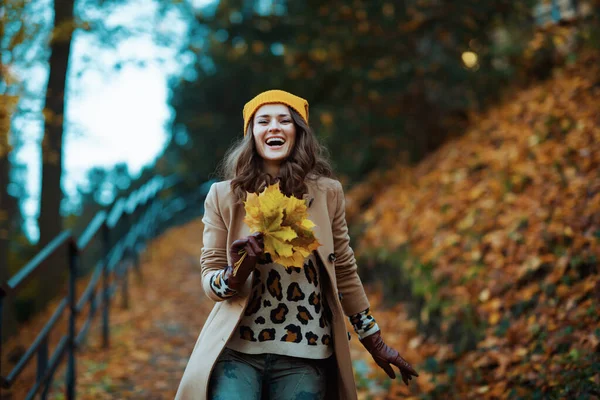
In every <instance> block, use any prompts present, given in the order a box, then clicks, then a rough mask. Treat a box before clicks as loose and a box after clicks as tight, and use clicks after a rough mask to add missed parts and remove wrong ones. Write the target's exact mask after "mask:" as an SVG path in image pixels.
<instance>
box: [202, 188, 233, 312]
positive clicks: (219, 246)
mask: <svg viewBox="0 0 600 400" xmlns="http://www.w3.org/2000/svg"><path fill="white" fill-rule="evenodd" d="M216 186H217V184H216V183H214V184H213V185H212V186H211V187H210V190H209V191H208V194H207V195H206V200H204V216H203V217H202V223H203V224H204V233H203V235H202V255H201V256H200V266H201V271H202V287H203V289H204V293H206V295H207V296H208V297H209V298H210V299H212V300H214V301H223V300H225V299H224V298H221V297H219V296H218V295H217V294H216V293H215V292H214V290H213V289H212V286H211V284H210V281H211V279H212V278H213V276H214V275H215V273H216V272H218V271H221V270H222V269H223V268H224V267H225V266H226V265H227V225H225V222H224V221H223V218H222V216H221V212H220V209H219V199H218V194H217V187H216Z"/></svg>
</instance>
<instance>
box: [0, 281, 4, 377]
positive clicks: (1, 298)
mask: <svg viewBox="0 0 600 400" xmlns="http://www.w3.org/2000/svg"><path fill="white" fill-rule="evenodd" d="M4 296H5V293H4V290H2V288H0V357H2V354H3V353H2V339H3V337H2V321H3V320H4V313H3V311H4V308H3V306H4ZM0 376H2V360H0Z"/></svg>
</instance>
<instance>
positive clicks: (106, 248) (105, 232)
mask: <svg viewBox="0 0 600 400" xmlns="http://www.w3.org/2000/svg"><path fill="white" fill-rule="evenodd" d="M109 252H110V230H109V228H108V225H107V224H106V222H105V223H104V224H103V225H102V257H103V261H102V347H104V348H105V349H107V348H108V346H109V344H110V342H109V334H110V332H109V318H108V310H109V306H110V293H109V292H108V267H109V265H108V264H109V262H110V260H109V258H108V256H109Z"/></svg>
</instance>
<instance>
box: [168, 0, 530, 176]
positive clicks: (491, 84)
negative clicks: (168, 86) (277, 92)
mask: <svg viewBox="0 0 600 400" xmlns="http://www.w3.org/2000/svg"><path fill="white" fill-rule="evenodd" d="M531 3H532V2H531V1H528V2H512V1H507V0H500V1H493V2H480V1H476V0H460V1H455V2H453V3H452V7H449V6H448V5H447V4H446V3H444V2H429V1H425V2H412V1H411V2H407V3H405V5H404V6H401V5H399V4H397V3H394V2H391V1H390V2H387V1H348V0H337V1H331V2H326V3H323V2H320V1H316V0H312V1H304V2H285V3H277V4H278V6H276V7H274V8H272V9H271V10H259V9H256V10H254V12H253V9H252V7H250V6H249V4H255V3H254V2H247V1H241V0H238V1H221V2H220V3H219V6H218V8H217V9H216V12H215V14H214V16H210V17H208V16H203V15H199V16H198V17H197V20H198V23H199V26H198V29H197V30H196V32H195V33H194V34H192V35H190V40H189V45H188V49H189V51H190V52H192V53H194V55H195V57H196V63H195V65H194V66H193V68H192V69H191V70H190V71H187V72H186V73H185V74H184V76H186V77H189V78H187V79H182V80H180V81H178V82H174V83H173V97H172V101H171V103H172V105H173V108H174V110H175V112H176V116H175V119H174V121H173V126H174V132H175V134H174V138H173V140H172V141H171V144H170V145H169V148H168V149H167V152H166V154H165V158H166V159H167V160H168V164H169V165H170V167H171V168H173V169H175V170H178V171H180V170H184V171H186V173H187V174H189V175H190V176H193V178H194V179H198V180H201V179H202V178H205V177H206V176H208V175H209V174H210V173H211V172H212V171H213V170H214V168H215V166H216V164H217V163H218V161H219V160H220V159H221V158H222V156H223V154H224V152H225V150H226V149H227V148H228V147H229V145H230V144H231V142H232V141H233V140H234V139H236V138H239V137H241V135H242V132H241V130H242V118H241V110H242V107H243V105H244V103H245V102H246V101H248V100H249V99H251V98H252V97H253V96H254V95H256V94H258V93H259V92H262V91H264V90H267V89H271V88H280V89H284V90H287V91H290V92H293V93H296V94H298V95H300V96H302V97H304V98H306V99H308V101H309V103H310V104H311V114H310V123H311V125H313V127H314V128H315V130H316V132H317V134H318V136H319V137H320V138H321V139H322V140H323V142H324V143H325V144H326V145H327V147H328V148H329V149H330V150H331V154H332V158H333V161H334V164H335V165H336V167H337V168H336V170H337V171H338V172H339V173H340V174H342V175H346V176H348V177H350V178H351V179H357V178H359V177H361V176H362V175H364V174H365V173H367V172H368V171H370V170H373V169H375V168H380V167H385V166H388V165H390V164H391V163H393V162H397V161H398V159H399V158H401V159H403V160H405V161H416V160H419V159H420V158H421V157H422V156H423V155H425V154H427V153H428V152H430V151H431V150H432V149H434V148H436V147H437V146H438V145H439V144H440V143H441V142H442V141H443V140H444V139H445V138H447V137H448V134H449V132H451V131H453V130H457V129H459V127H460V126H462V124H463V123H464V122H465V120H466V111H467V110H468V109H470V108H471V107H483V106H485V105H486V104H487V103H488V102H489V101H490V99H492V100H493V99H495V98H496V95H497V94H498V93H499V92H500V89H501V88H502V87H503V86H505V85H506V83H507V82H509V81H510V80H511V79H512V78H513V77H514V76H515V74H514V71H516V70H517V69H519V68H520V65H519V63H520V56H521V55H522V53H523V52H524V49H525V46H526V43H527V39H528V38H529V37H531V35H532V31H533V28H532V26H531V25H530V24H529V23H528V21H529V19H530V7H531ZM258 11H260V12H258ZM469 57H470V58H469ZM465 60H467V61H465Z"/></svg>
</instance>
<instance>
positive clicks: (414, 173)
mask: <svg viewBox="0 0 600 400" xmlns="http://www.w3.org/2000/svg"><path fill="white" fill-rule="evenodd" d="M598 76H600V71H599V68H598V61H597V57H592V58H586V57H583V59H582V61H580V62H579V63H578V64H577V65H574V66H571V67H569V68H565V69H563V70H560V71H558V73H557V74H556V76H555V77H554V78H553V79H551V80H549V81H547V82H543V83H539V84H536V85H532V87H530V88H528V89H526V90H523V91H522V92H520V93H516V95H514V97H513V98H511V99H510V100H507V101H505V102H504V103H503V104H501V105H499V106H497V107H494V108H492V109H490V110H489V111H488V112H486V113H485V114H483V115H473V116H472V124H471V126H472V127H471V128H470V129H469V131H468V132H467V133H466V134H465V135H464V136H463V137H461V138H459V139H457V140H454V141H452V142H450V143H447V144H446V145H445V146H443V147H442V148H441V149H440V150H439V151H437V152H436V153H434V154H433V155H431V156H430V157H429V158H428V159H427V160H425V161H424V162H422V163H421V164H419V165H418V166H416V167H415V168H407V167H398V169H397V170H394V171H388V172H387V173H386V174H385V175H383V174H382V175H380V176H379V179H378V180H377V179H370V180H369V181H368V182H365V183H364V184H363V185H360V186H358V187H357V188H356V189H355V190H354V191H352V192H350V193H349V202H348V203H349V214H350V217H351V218H353V219H354V221H355V224H356V225H358V226H359V229H360V230H362V231H364V235H363V237H362V238H361V241H360V246H359V249H358V253H359V254H360V255H362V256H363V257H362V258H365V259H369V258H371V259H373V260H374V261H373V264H375V263H377V262H380V264H383V265H385V264H386V263H387V264H388V268H392V267H390V266H389V265H394V266H393V268H400V269H401V271H402V274H405V276H406V277H407V279H408V280H409V281H410V283H411V285H412V286H411V290H412V293H413V295H415V296H416V297H419V298H421V299H422V300H423V305H422V307H421V308H420V310H419V311H420V314H419V315H418V318H419V320H420V321H421V322H422V323H423V324H424V325H425V324H429V323H431V322H432V321H433V322H434V324H436V325H437V327H438V328H439V330H440V335H435V334H433V335H431V336H429V337H425V335H419V334H418V333H417V332H416V331H415V332H414V333H413V336H412V337H409V343H411V342H412V343H413V344H414V343H419V345H418V346H416V348H415V349H416V350H418V352H419V353H420V357H416V359H417V360H424V361H423V362H424V364H422V365H421V369H419V372H421V371H423V372H426V371H429V373H431V375H430V376H428V375H427V373H426V374H424V376H422V377H419V378H418V379H417V383H418V390H416V392H421V393H424V394H428V393H429V394H433V395H434V397H435V395H441V394H445V395H446V396H452V395H454V396H456V397H457V398H477V399H479V398H499V397H515V398H516V397H518V396H526V397H527V396H532V395H538V396H542V397H543V396H548V395H552V396H558V397H562V396H567V397H570V396H578V395H580V394H586V393H587V394H589V393H594V392H595V393H596V395H597V394H598V393H599V392H600V356H599V352H600V346H599V343H600V313H599V312H598V300H599V298H600V270H599V259H600V172H599V171H600V108H599V107H598V98H599V97H600V87H599V86H598V80H597V79H598ZM374 181H375V182H377V181H378V182H377V183H372V182H374ZM373 188H379V189H380V192H379V193H377V194H376V195H375V196H376V197H375V198H374V201H373V203H372V204H371V206H370V207H369V208H368V209H367V210H366V212H364V213H362V214H360V215H359V214H358V210H359V209H360V204H365V203H367V201H369V200H372V199H371V198H370V197H371V196H373V195H374V191H373ZM378 257H379V258H380V260H379V261H377V260H376V259H377V258H378ZM394 257H396V258H394ZM367 269H368V266H367ZM390 272H391V271H390ZM388 283H389V282H388ZM386 315H387V314H386ZM375 316H376V317H377V313H376V312H375ZM379 320H380V318H378V321H379ZM404 323H406V322H402V321H398V325H397V326H398V327H401V326H402V324H404ZM392 330H393V327H392ZM396 332H397V331H396ZM457 332H470V333H471V334H472V335H473V338H471V339H472V340H473V341H474V346H473V345H470V346H469V345H465V346H463V347H464V349H466V350H468V351H465V352H462V353H461V354H457V355H454V354H452V351H451V350H450V349H449V347H448V346H447V345H446V344H444V341H443V340H442V338H443V339H445V340H446V341H447V343H450V344H452V345H454V347H456V346H457V345H458V347H460V344H461V343H460V342H461V340H463V339H464V337H461V336H460V334H458V337H457ZM387 337H389V336H387ZM410 347H411V346H410V345H409V346H408V347H406V346H404V347H402V349H410ZM448 359H452V360H451V361H452V363H445V361H446V360H448ZM449 368H450V369H449ZM390 396H391V397H388V398H394V397H393V395H390Z"/></svg>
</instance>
